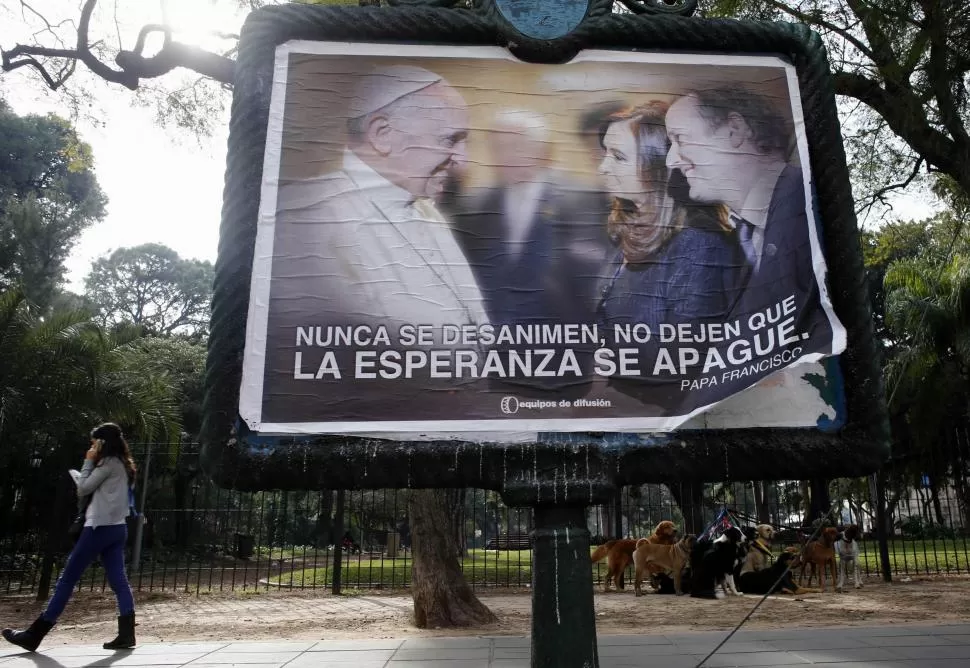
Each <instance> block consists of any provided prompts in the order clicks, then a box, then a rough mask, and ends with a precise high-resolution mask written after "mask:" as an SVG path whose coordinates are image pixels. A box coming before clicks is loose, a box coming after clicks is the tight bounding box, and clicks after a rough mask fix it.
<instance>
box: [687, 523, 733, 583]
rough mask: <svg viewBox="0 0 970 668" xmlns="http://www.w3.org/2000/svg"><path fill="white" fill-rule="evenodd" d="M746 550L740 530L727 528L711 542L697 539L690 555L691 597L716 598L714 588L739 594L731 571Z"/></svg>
mask: <svg viewBox="0 0 970 668" xmlns="http://www.w3.org/2000/svg"><path fill="white" fill-rule="evenodd" d="M746 550H747V538H746V537H745V535H744V533H743V532H742V531H741V529H738V528H737V527H730V528H728V529H726V530H725V531H724V533H723V534H721V536H720V537H719V538H717V539H716V540H714V541H706V542H698V543H697V544H696V545H695V547H694V550H693V552H692V554H691V592H690V595H691V596H692V597H694V598H718V596H717V589H718V588H721V589H723V590H724V593H725V594H727V593H729V592H730V593H731V594H734V595H735V596H741V592H739V591H738V589H737V586H736V585H735V582H734V572H735V570H737V567H738V564H739V563H740V562H741V560H742V559H743V557H742V555H743V554H744V553H745V551H746Z"/></svg>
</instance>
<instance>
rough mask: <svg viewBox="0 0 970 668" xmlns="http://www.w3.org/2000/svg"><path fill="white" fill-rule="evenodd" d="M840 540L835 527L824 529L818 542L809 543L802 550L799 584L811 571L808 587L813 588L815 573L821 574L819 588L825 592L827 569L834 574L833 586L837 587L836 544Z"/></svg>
mask: <svg viewBox="0 0 970 668" xmlns="http://www.w3.org/2000/svg"><path fill="white" fill-rule="evenodd" d="M838 538H839V530H838V529H836V528H835V527H826V528H824V529H822V535H821V536H819V538H818V540H813V541H809V542H808V543H806V545H805V549H804V550H802V564H801V571H800V572H799V574H798V584H799V585H801V583H802V579H803V578H804V577H805V571H806V570H809V574H808V586H809V587H811V586H812V578H813V577H815V572H816V570H818V572H819V576H818V577H819V587H820V588H821V590H822V592H823V593H824V592H825V575H826V569H828V570H830V571H831V572H832V586H833V587H837V586H838V584H837V580H836V577H835V542H836V541H837V540H838Z"/></svg>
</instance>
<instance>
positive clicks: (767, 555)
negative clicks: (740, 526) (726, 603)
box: [735, 524, 775, 580]
mask: <svg viewBox="0 0 970 668" xmlns="http://www.w3.org/2000/svg"><path fill="white" fill-rule="evenodd" d="M745 536H746V537H747V538H748V551H747V553H746V554H745V555H744V563H743V564H742V565H741V567H740V568H739V569H738V572H737V573H735V578H736V580H737V579H739V578H740V577H741V576H742V575H744V574H747V573H751V572H755V571H761V570H764V569H766V568H769V567H771V565H772V561H773V559H774V558H773V557H772V555H771V542H772V540H773V539H774V537H775V530H774V528H773V527H772V526H771V525H770V524H759V525H758V526H756V527H748V528H746V529H745Z"/></svg>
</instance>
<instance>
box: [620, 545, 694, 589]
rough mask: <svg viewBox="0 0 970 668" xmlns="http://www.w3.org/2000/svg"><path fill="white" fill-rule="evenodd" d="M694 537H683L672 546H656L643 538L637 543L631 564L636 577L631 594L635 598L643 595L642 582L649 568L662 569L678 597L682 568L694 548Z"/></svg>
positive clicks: (688, 560) (687, 561)
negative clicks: (668, 577) (671, 581)
mask: <svg viewBox="0 0 970 668" xmlns="http://www.w3.org/2000/svg"><path fill="white" fill-rule="evenodd" d="M695 541H696V539H695V538H694V536H684V537H683V538H681V539H680V540H679V541H677V542H676V543H674V544H673V545H658V544H656V543H651V542H649V540H648V539H646V538H644V539H641V540H639V541H637V549H636V550H635V551H634V552H633V564H634V566H635V567H636V575H635V576H634V580H633V592H634V594H636V595H637V596H642V595H643V588H642V585H643V581H644V579H645V578H646V577H647V575H648V574H649V573H650V570H651V569H650V568H649V567H650V566H651V565H653V566H655V567H656V568H661V569H663V572H664V573H668V574H670V576H671V577H672V578H673V580H674V591H675V592H676V593H677V595H678V596H680V595H681V594H682V593H683V590H682V589H681V586H680V583H681V576H682V574H683V572H684V567H685V566H687V564H688V563H689V562H690V553H691V550H692V549H693V548H694V542H695Z"/></svg>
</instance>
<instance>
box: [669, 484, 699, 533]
mask: <svg viewBox="0 0 970 668" xmlns="http://www.w3.org/2000/svg"><path fill="white" fill-rule="evenodd" d="M667 487H668V488H669V489H670V495H671V496H673V497H674V501H676V502H677V505H678V506H680V512H681V514H683V516H684V530H683V533H684V534H695V535H696V534H699V533H700V532H701V531H703V530H704V529H706V528H707V526H706V523H705V521H704V483H701V482H683V483H670V484H669V485H667Z"/></svg>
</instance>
